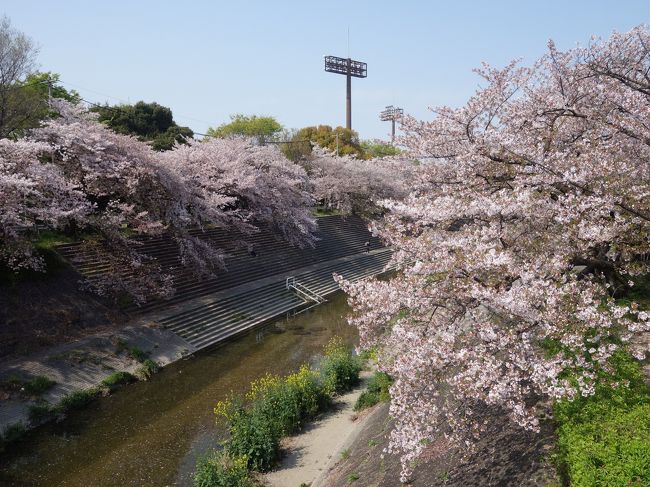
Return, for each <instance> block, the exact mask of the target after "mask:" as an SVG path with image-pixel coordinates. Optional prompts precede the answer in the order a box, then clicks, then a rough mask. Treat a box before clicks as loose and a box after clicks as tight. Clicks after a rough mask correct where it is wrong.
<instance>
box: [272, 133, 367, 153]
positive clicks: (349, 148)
mask: <svg viewBox="0 0 650 487" xmlns="http://www.w3.org/2000/svg"><path fill="white" fill-rule="evenodd" d="M337 136H338V137H337ZM337 139H338V141H337ZM312 144H315V145H319V146H320V147H323V148H325V149H329V150H331V151H332V152H334V153H336V152H337V147H338V155H340V156H344V155H354V156H356V157H358V158H360V159H365V158H366V155H365V153H364V151H363V148H362V147H361V143H360V142H359V135H358V134H357V133H356V132H355V131H354V130H348V129H346V128H343V127H336V128H334V129H333V128H332V127H330V126H329V125H319V126H318V127H304V128H301V129H300V130H298V131H297V132H295V134H294V135H293V137H292V138H291V140H290V143H288V144H284V147H283V151H284V153H285V155H286V156H287V157H288V158H289V159H291V160H294V161H296V160H298V159H301V158H304V157H307V156H309V155H310V154H311V149H312Z"/></svg>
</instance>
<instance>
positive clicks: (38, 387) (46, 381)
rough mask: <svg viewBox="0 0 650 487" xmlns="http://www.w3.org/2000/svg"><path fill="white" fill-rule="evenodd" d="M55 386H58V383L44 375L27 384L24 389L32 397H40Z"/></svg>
mask: <svg viewBox="0 0 650 487" xmlns="http://www.w3.org/2000/svg"><path fill="white" fill-rule="evenodd" d="M54 384H56V382H55V381H53V380H52V379H50V378H48V377H45V376H44V375H37V376H36V377H34V378H33V379H31V380H29V381H27V382H25V383H24V384H23V388H24V389H25V392H26V393H27V394H29V395H30V396H40V395H41V394H43V393H44V392H46V391H48V390H49V389H51V388H52V387H53V386H54Z"/></svg>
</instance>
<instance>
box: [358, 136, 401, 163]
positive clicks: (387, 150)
mask: <svg viewBox="0 0 650 487" xmlns="http://www.w3.org/2000/svg"><path fill="white" fill-rule="evenodd" d="M361 149H363V152H364V154H365V157H366V158H367V159H374V158H375V157H390V156H397V155H399V154H401V153H402V151H401V150H400V149H399V148H398V147H395V146H394V145H392V144H388V143H386V142H383V141H381V140H364V141H362V142H361Z"/></svg>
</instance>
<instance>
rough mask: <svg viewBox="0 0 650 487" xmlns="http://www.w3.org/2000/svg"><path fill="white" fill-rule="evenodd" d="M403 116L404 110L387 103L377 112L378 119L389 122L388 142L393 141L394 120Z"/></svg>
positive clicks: (392, 142)
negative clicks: (382, 109)
mask: <svg viewBox="0 0 650 487" xmlns="http://www.w3.org/2000/svg"><path fill="white" fill-rule="evenodd" d="M403 116H404V110H402V109H401V108H396V107H394V106H393V105H389V106H387V107H386V109H385V110H384V111H383V112H381V113H380V114H379V119H380V120H381V121H383V122H388V121H390V122H391V130H390V143H391V144H394V143H395V121H396V120H399V119H400V118H402V117H403Z"/></svg>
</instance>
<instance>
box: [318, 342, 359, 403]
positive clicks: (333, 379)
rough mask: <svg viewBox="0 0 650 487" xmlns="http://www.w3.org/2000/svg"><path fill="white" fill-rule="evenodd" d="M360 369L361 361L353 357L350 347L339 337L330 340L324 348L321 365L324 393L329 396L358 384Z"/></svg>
mask: <svg viewBox="0 0 650 487" xmlns="http://www.w3.org/2000/svg"><path fill="white" fill-rule="evenodd" d="M361 369H362V361H361V359H360V358H359V357H357V356H355V355H353V353H352V350H351V349H350V347H349V346H347V345H345V344H344V343H343V340H342V339H341V338H340V337H334V338H332V339H331V340H330V342H329V343H328V344H327V346H326V347H325V358H324V359H323V362H322V364H321V372H322V377H323V383H324V386H325V391H326V392H327V393H328V394H330V395H331V394H339V393H341V392H346V391H349V390H350V389H352V387H354V386H355V385H357V384H358V383H359V372H361Z"/></svg>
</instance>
